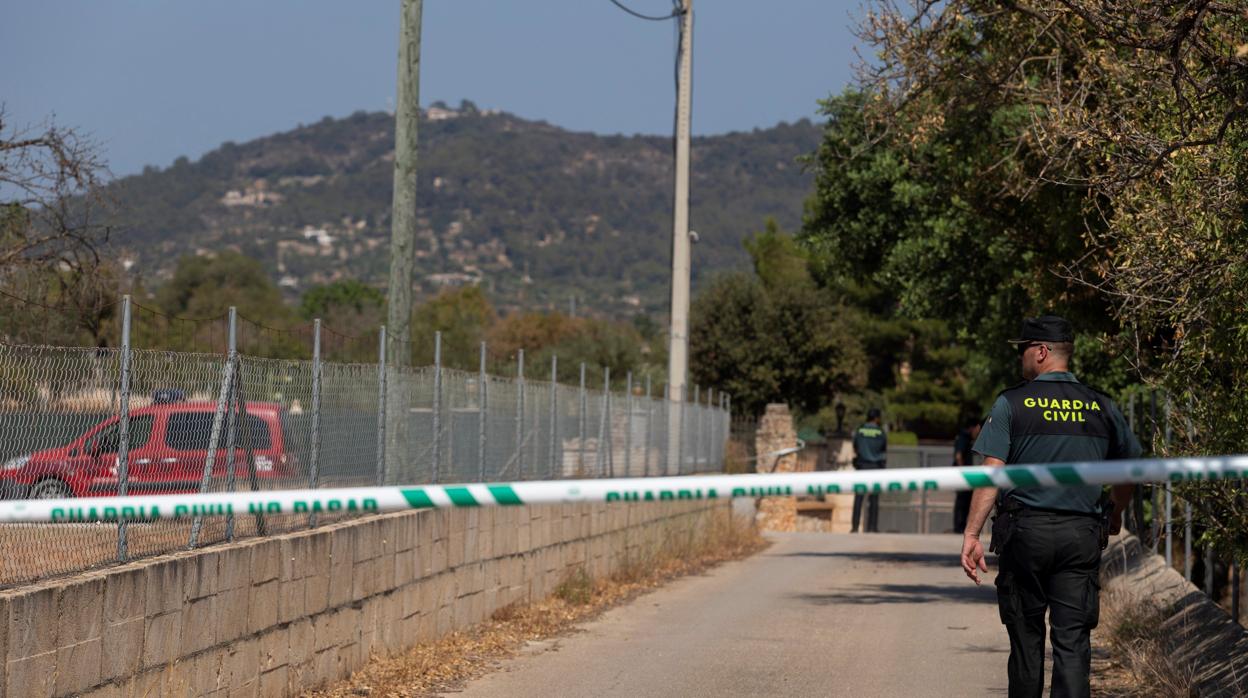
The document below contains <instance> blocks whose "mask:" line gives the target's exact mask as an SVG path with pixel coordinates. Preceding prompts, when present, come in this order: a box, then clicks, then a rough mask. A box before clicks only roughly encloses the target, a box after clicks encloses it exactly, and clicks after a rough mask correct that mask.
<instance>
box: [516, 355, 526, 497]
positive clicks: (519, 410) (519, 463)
mask: <svg viewBox="0 0 1248 698" xmlns="http://www.w3.org/2000/svg"><path fill="white" fill-rule="evenodd" d="M516 479H518V480H523V479H524V350H523V349H521V350H519V351H518V352H517V354H516Z"/></svg>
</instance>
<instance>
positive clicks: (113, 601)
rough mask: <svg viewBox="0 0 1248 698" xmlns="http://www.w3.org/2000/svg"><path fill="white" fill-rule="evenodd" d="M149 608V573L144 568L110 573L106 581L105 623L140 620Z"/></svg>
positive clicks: (132, 568)
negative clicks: (132, 619)
mask: <svg viewBox="0 0 1248 698" xmlns="http://www.w3.org/2000/svg"><path fill="white" fill-rule="evenodd" d="M146 608H147V573H146V571H145V570H144V568H142V567H131V568H128V569H120V570H114V571H110V573H109V574H108V575H107V577H105V579H104V622H106V623H115V622H117V621H121V620H128V619H130V618H140V617H142V616H143V614H144V612H145V610H146Z"/></svg>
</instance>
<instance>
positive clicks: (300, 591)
mask: <svg viewBox="0 0 1248 698" xmlns="http://www.w3.org/2000/svg"><path fill="white" fill-rule="evenodd" d="M277 585H278V589H277V622H278V623H289V622H291V621H293V620H295V619H296V618H302V617H303V616H304V614H305V612H306V608H307V595H306V589H307V585H308V580H306V579H287V580H278V581H277Z"/></svg>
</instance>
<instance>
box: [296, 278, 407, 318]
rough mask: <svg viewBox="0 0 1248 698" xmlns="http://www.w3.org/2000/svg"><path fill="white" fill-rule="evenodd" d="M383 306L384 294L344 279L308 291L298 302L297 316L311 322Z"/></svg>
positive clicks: (384, 301)
mask: <svg viewBox="0 0 1248 698" xmlns="http://www.w3.org/2000/svg"><path fill="white" fill-rule="evenodd" d="M385 305H386V294H384V293H382V292H381V291H379V290H377V289H375V288H373V287H372V286H366V285H364V284H362V283H360V282H359V281H356V280H355V279H346V280H343V281H335V282H333V283H331V284H327V285H325V286H314V287H312V288H311V289H309V290H308V292H307V293H305V294H303V298H302V300H300V302H299V314H300V315H302V316H303V318H304V319H305V320H311V319H313V318H326V317H329V316H330V315H333V314H335V313H338V312H354V313H364V312H368V311H371V310H377V309H380V308H384V307H385Z"/></svg>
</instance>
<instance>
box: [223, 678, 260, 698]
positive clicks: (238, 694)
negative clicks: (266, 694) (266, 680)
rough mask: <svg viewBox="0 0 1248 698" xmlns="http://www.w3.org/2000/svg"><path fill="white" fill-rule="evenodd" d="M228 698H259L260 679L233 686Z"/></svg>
mask: <svg viewBox="0 0 1248 698" xmlns="http://www.w3.org/2000/svg"><path fill="white" fill-rule="evenodd" d="M226 695H227V696H228V698H258V696H259V695H260V678H259V677H256V678H253V679H249V680H247V681H245V682H243V683H241V684H236V685H231V686H230V690H229V693H228V694H226Z"/></svg>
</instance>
